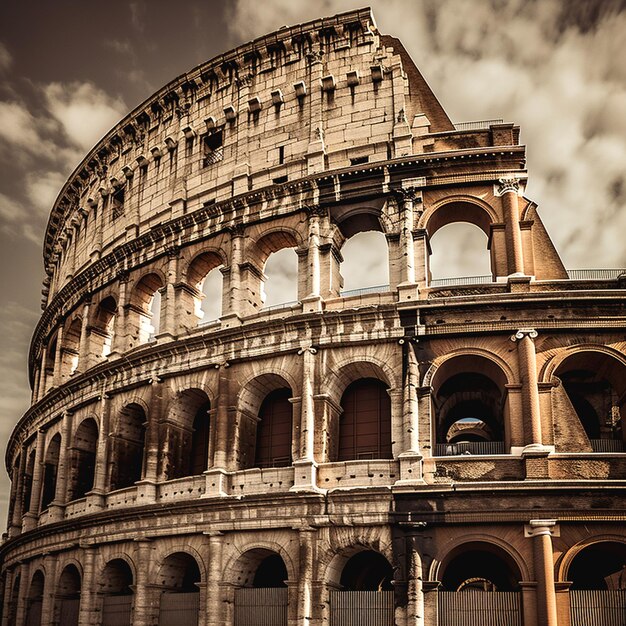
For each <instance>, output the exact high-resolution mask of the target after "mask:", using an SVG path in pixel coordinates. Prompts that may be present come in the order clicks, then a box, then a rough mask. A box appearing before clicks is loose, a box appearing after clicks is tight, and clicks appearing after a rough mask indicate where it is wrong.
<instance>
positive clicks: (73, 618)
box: [54, 565, 81, 626]
mask: <svg viewBox="0 0 626 626" xmlns="http://www.w3.org/2000/svg"><path fill="white" fill-rule="evenodd" d="M80 588H81V576H80V573H79V572H78V569H77V568H76V566H75V565H67V566H65V568H64V569H63V571H62V572H61V576H59V581H58V583H57V588H56V595H55V605H54V615H55V621H54V623H55V624H62V625H63V626H78V614H79V609H80Z"/></svg>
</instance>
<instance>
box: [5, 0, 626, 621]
mask: <svg viewBox="0 0 626 626" xmlns="http://www.w3.org/2000/svg"><path fill="white" fill-rule="evenodd" d="M519 135H520V129H519V127H518V126H516V125H514V124H511V123H504V122H502V121H500V120H491V121H488V122H471V123H462V124H453V123H452V122H451V121H450V119H449V117H448V116H447V114H446V112H445V111H444V109H443V107H442V106H441V105H440V103H439V102H438V100H437V99H436V97H435V95H434V94H433V92H432V91H431V90H430V88H429V86H428V85H427V83H426V81H425V80H424V78H423V76H422V74H421V73H420V71H419V70H418V69H417V67H416V66H415V64H414V62H413V61H412V60H411V58H410V57H409V56H408V54H407V52H406V51H405V49H404V47H403V46H402V44H401V43H400V41H399V40H398V39H396V38H394V37H392V36H389V35H383V34H381V33H380V32H379V31H378V29H377V27H376V25H375V22H374V19H373V17H372V14H371V12H370V11H369V10H368V9H364V10H357V11H351V12H348V13H344V14H340V15H337V16H335V17H332V18H327V19H319V20H316V21H313V22H310V23H307V24H302V25H298V26H295V27H292V28H287V27H285V28H282V29H280V30H278V31H277V32H275V33H272V34H270V35H267V36H264V37H261V38H259V39H256V40H255V41H252V42H250V43H248V44H245V45H243V46H241V47H239V48H236V49H235V50H232V51H230V52H227V53H225V54H223V55H221V56H218V57H217V58H214V59H212V60H211V61H209V62H207V63H204V64H202V65H200V66H198V67H196V68H194V69H192V70H190V71H189V72H187V73H186V74H184V75H182V76H180V77H178V78H176V79H175V80H173V81H172V82H171V83H169V84H168V85H166V86H165V87H164V88H163V89H161V90H160V91H158V92H157V93H156V94H154V95H153V96H152V97H150V98H149V99H148V100H147V101H146V102H144V103H143V104H142V105H140V106H139V107H138V108H136V109H135V110H133V111H132V112H131V113H129V114H128V115H127V116H126V117H125V118H124V119H123V120H121V121H120V122H119V123H118V124H117V125H116V126H115V127H114V128H113V129H112V130H111V131H110V132H109V133H108V134H107V135H106V136H105V137H104V138H103V139H102V140H101V141H100V142H99V143H98V144H97V145H96V146H95V147H94V148H93V150H91V152H89V154H87V156H86V157H85V158H84V160H83V161H82V162H81V163H80V165H79V166H78V167H77V168H76V170H75V171H74V173H73V174H72V175H71V176H70V178H69V179H68V180H67V182H66V183H65V185H64V187H63V188H62V190H61V192H60V194H59V196H58V198H57V200H56V202H55V203H54V206H53V208H52V212H51V214H50V218H49V222H48V226H47V229H46V232H45V241H44V262H45V270H46V276H47V278H46V280H45V284H44V290H43V303H42V307H43V314H42V316H41V319H40V321H39V323H38V325H37V327H36V329H35V332H34V336H33V339H32V344H31V348H30V354H29V368H30V382H31V386H32V405H31V407H30V408H29V410H28V411H27V412H26V414H25V415H24V416H23V417H22V418H21V419H20V420H19V422H18V423H17V425H16V427H15V429H14V431H13V434H12V436H11V438H10V441H9V443H8V448H7V452H6V466H7V469H8V471H9V474H10V476H11V479H12V482H11V485H12V487H11V497H10V501H11V508H10V512H9V520H8V531H7V534H6V535H5V537H4V542H3V543H2V545H1V546H0V562H1V567H2V570H1V572H2V586H1V597H2V601H3V612H2V626H13V625H17V626H24V625H27V626H39V625H49V624H51V625H61V626H75V625H80V626H88V625H89V626H95V625H96V624H97V625H102V626H122V625H130V624H133V625H134V626H157V625H158V626H168V625H169V626H188V625H194V626H196V625H198V626H225V625H226V626H232V625H234V626H283V625H285V626H287V625H288V626H354V625H358V626H368V625H375V626H393V625H397V626H437V625H439V626H583V625H584V626H624V624H625V623H626V618H625V615H626V569H624V568H625V564H626V530H625V526H624V519H625V517H626V497H625V496H626V493H625V491H624V486H625V484H626V483H625V481H624V477H625V472H626V454H625V451H626V447H625V445H624V440H625V430H626V429H624V428H623V422H622V419H623V416H624V415H625V411H626V408H625V406H626V335H625V327H626V302H625V299H624V288H625V287H626V274H625V273H623V272H622V273H620V271H613V270H604V271H590V270H588V271H584V270H578V271H572V270H570V271H568V270H566V269H565V267H564V266H563V263H562V262H561V260H560V258H559V255H558V253H557V251H556V249H555V247H554V246H553V244H552V242H551V240H550V238H549V235H548V233H547V231H546V229H545V228H544V226H543V224H542V221H541V219H540V217H539V213H538V210H537V205H536V204H535V203H534V202H533V201H531V200H529V199H527V198H526V197H525V196H524V189H525V186H526V181H527V172H526V170H525V148H524V146H523V145H520V143H519ZM591 201H593V199H591ZM573 208H574V207H572V209H573ZM457 222H466V223H469V224H472V225H474V226H476V227H478V228H479V229H480V230H481V231H482V233H484V241H485V254H486V255H488V259H489V264H490V268H491V273H490V275H489V276H483V277H478V278H477V277H471V276H466V277H463V278H456V279H445V280H443V279H439V280H436V279H434V278H433V277H432V273H431V270H430V257H431V245H430V242H431V240H432V238H433V236H434V235H435V233H437V231H438V230H439V229H441V228H443V227H445V226H447V225H449V224H454V223H457ZM364 232H368V233H374V235H375V236H376V237H379V238H380V240H382V241H383V242H384V247H385V251H386V258H387V261H386V263H387V265H388V275H389V281H388V282H389V284H388V285H385V286H382V287H381V286H370V287H369V288H363V289H360V290H356V291H354V290H352V291H345V290H344V289H343V283H344V276H342V267H343V265H342V263H343V262H344V261H343V259H344V256H343V254H346V255H347V250H348V248H347V247H344V245H345V244H346V242H348V241H349V240H350V239H352V238H354V237H359V236H360V235H362V233H364ZM482 233H481V237H483V234H482ZM285 250H286V251H287V252H288V254H289V255H291V257H290V258H291V259H292V261H290V262H293V264H294V265H293V267H294V270H293V281H292V288H293V293H294V294H296V295H295V301H294V302H289V303H285V302H283V303H280V304H278V305H277V304H273V305H269V303H270V302H271V298H270V297H269V295H270V291H271V285H270V282H271V281H270V280H269V278H268V276H269V274H270V272H269V270H268V269H267V268H268V266H269V264H270V263H271V262H272V257H273V258H276V257H274V255H280V254H281V253H282V252H283V251H285ZM285 258H286V257H285ZM344 274H345V272H344ZM288 275H290V274H288ZM266 294H267V297H266Z"/></svg>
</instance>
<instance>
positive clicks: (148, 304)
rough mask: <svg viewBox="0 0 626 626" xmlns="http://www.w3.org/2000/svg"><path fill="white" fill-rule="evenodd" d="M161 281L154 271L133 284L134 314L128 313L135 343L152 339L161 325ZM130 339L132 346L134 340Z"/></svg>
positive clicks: (138, 343) (139, 343) (142, 342)
mask: <svg viewBox="0 0 626 626" xmlns="http://www.w3.org/2000/svg"><path fill="white" fill-rule="evenodd" d="M162 288H163V281H162V280H161V278H160V276H159V275H158V274H155V273H151V274H147V275H146V276H144V277H143V278H142V279H141V280H140V281H139V282H138V283H137V285H135V288H134V290H133V294H132V303H133V305H134V307H135V308H134V309H132V310H133V312H134V315H129V323H130V325H131V327H134V328H133V332H132V333H131V334H132V338H133V339H135V341H136V344H137V345H141V344H144V343H148V342H149V341H152V340H153V339H154V338H155V336H156V335H157V334H158V333H159V330H160V327H161V292H160V289H162ZM133 339H131V345H130V346H129V347H130V348H132V347H133V346H134V345H135V341H133Z"/></svg>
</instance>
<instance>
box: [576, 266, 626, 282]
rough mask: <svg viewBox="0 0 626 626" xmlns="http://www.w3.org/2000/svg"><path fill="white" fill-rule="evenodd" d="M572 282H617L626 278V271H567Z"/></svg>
mask: <svg viewBox="0 0 626 626" xmlns="http://www.w3.org/2000/svg"><path fill="white" fill-rule="evenodd" d="M567 275H568V276H569V279H570V280H615V279H616V278H620V277H621V276H623V277H625V278H626V269H623V268H622V269H595V270H567Z"/></svg>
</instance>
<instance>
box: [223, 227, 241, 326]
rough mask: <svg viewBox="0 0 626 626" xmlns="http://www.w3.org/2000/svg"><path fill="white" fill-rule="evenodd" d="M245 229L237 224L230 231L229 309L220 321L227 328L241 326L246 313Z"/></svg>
mask: <svg viewBox="0 0 626 626" xmlns="http://www.w3.org/2000/svg"><path fill="white" fill-rule="evenodd" d="M243 236H244V227H243V225H242V224H236V225H235V226H233V227H232V228H231V229H230V269H229V270H228V279H229V280H228V283H229V284H228V298H224V302H225V303H226V302H227V303H228V307H227V308H226V310H224V311H223V314H222V317H221V318H220V321H221V322H222V324H223V325H225V326H226V327H228V326H236V325H238V324H240V323H241V322H240V318H241V315H242V314H243V313H244V312H245V303H244V302H243V290H242V285H241V265H242V263H243Z"/></svg>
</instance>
